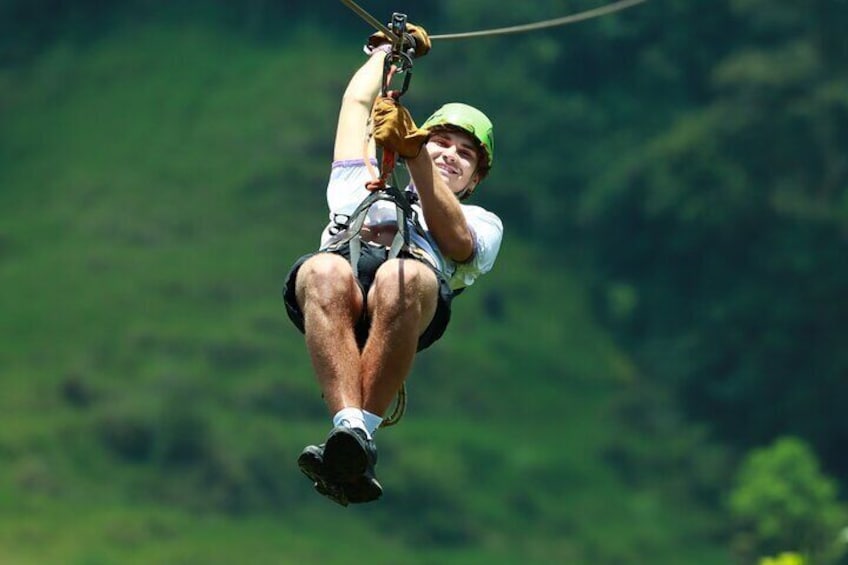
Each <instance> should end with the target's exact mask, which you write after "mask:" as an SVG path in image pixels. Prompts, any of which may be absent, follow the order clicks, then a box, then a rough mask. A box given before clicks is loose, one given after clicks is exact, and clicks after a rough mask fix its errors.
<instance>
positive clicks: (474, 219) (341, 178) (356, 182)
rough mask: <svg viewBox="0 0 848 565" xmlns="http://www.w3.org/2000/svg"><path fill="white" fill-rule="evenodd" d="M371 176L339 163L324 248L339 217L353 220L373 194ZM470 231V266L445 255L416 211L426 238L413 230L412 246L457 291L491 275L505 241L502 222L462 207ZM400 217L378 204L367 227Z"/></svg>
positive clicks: (359, 164)
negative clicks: (472, 241)
mask: <svg viewBox="0 0 848 565" xmlns="http://www.w3.org/2000/svg"><path fill="white" fill-rule="evenodd" d="M371 178H372V177H371V173H370V171H369V170H368V167H367V166H366V165H365V163H364V162H363V161H362V160H359V159H357V160H351V161H336V162H334V163H333V167H332V171H331V173H330V181H329V183H328V184H327V206H328V207H329V209H330V223H329V224H327V227H326V228H325V229H324V231H323V233H322V234H321V247H322V248H323V247H324V246H326V245H327V244H328V243H329V241H330V238H331V237H332V234H331V228H332V227H333V226H334V225H335V222H334V218H335V217H336V216H338V215H341V216H349V215H350V214H352V213H353V212H354V211H355V210H356V207H357V206H359V204H360V203H361V202H362V201H363V200H364V199H365V198H366V197H367V196H368V195H369V194H370V192H369V191H368V189H367V188H365V183H366V182H368V181H370V180H371ZM460 206H461V207H462V213H463V214H464V215H465V220H466V222H468V227H469V229H470V230H471V233H472V235H473V236H474V254H473V255H472V257H471V259H470V260H469V261H468V262H466V263H457V262H456V261H452V260H451V259H449V258H447V257H445V256H443V255H442V253H441V251H439V248H438V246H437V245H436V242H435V240H434V239H433V237H432V236H431V235H430V232H429V231H428V230H427V223H426V220H425V218H424V214H423V213H422V211H421V206H420V205H419V204H417V203H416V204H413V205H412V207H413V209H415V211H416V212H417V213H418V221H419V223H420V224H421V227H422V228H423V229H424V231H425V235H424V237H422V236H421V234H419V233H418V232H417V231H416V230H413V229H410V230H409V234H410V238H411V240H412V243H413V244H414V245H415V246H417V247H419V248H420V249H421V250H422V251H423V252H424V254H425V255H426V257H427V259H429V261H430V263H431V264H432V265H433V266H434V267H435V268H436V269H438V270H439V271H441V272H442V273H444V274H445V276H446V277H447V278H448V281H449V283H450V287H451V289H453V290H457V289H459V288H463V287H466V286H469V285H471V284H473V283H474V280H475V279H476V278H477V277H479V276H480V275H482V274H484V273H487V272H489V271H490V270H491V269H492V266H494V264H495V259H496V258H497V256H498V251H499V250H500V247H501V240H502V239H503V224H502V223H501V220H500V218H498V217H497V216H496V215H495V214H493V213H491V212H489V211H488V210H486V209H484V208H481V207H479V206H470V205H467V204H460ZM396 223H397V213H396V209H395V206H394V204H392V203H391V202H387V201H378V202H376V203H375V204H374V205H373V206H371V208H370V209H369V210H368V214H367V215H366V219H365V225H366V226H379V225H386V224H396Z"/></svg>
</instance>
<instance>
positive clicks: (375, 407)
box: [361, 259, 439, 415]
mask: <svg viewBox="0 0 848 565" xmlns="http://www.w3.org/2000/svg"><path fill="white" fill-rule="evenodd" d="M438 292H439V286H438V281H437V280H436V275H435V274H434V273H433V271H431V270H430V269H429V268H428V267H427V266H426V265H424V264H422V263H420V262H419V261H416V260H410V259H392V260H389V261H387V262H386V263H384V264H383V265H382V266H381V267H380V268H379V269H378V270H377V274H376V276H375V278H374V284H373V285H372V287H371V289H370V290H369V292H368V301H367V302H368V313H369V315H370V317H371V331H370V332H369V334H368V341H367V342H366V343H365V348H364V350H363V352H362V358H361V375H362V400H363V404H362V407H363V408H364V409H365V410H367V411H369V412H371V413H373V414H378V415H383V413H384V412H385V411H386V410H387V409H388V407H389V406H390V405H391V403H392V400H393V399H394V397H395V395H396V394H397V392H398V390H399V389H400V387H401V385H402V384H403V382H404V380H405V379H406V377H407V375H408V374H409V371H410V369H412V362H413V359H414V358H415V353H416V350H417V347H418V336H420V335H421V333H422V332H423V331H424V330H425V329H426V328H427V326H428V325H429V324H430V321H431V320H432V319H433V315H434V314H435V312H436V304H437V297H438Z"/></svg>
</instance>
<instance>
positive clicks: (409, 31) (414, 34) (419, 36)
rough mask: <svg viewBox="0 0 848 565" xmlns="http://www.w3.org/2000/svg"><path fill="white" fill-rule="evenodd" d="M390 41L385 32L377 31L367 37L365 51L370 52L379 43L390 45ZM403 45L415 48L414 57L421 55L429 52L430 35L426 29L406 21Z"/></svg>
mask: <svg viewBox="0 0 848 565" xmlns="http://www.w3.org/2000/svg"><path fill="white" fill-rule="evenodd" d="M391 43H392V42H391V41H390V40H389V38H388V37H386V34H384V33H383V32H382V31H378V32H376V33H374V34H372V35H371V37H369V38H368V41H367V42H366V44H365V52H366V53H369V54H370V53H372V52H373V51H374V49H376V48H377V47H379V46H380V45H391ZM403 43H404V47H406V45H408V44H411V45H412V47H413V48H414V49H415V57H416V58H418V57H423V56H424V55H426V54H427V53H429V52H430V47H431V46H432V44H431V42H430V36H429V35H428V34H427V31H426V30H425V29H424V28H423V27H421V26H417V25H415V24H411V23H407V24H406V33H405V34H404V42H403Z"/></svg>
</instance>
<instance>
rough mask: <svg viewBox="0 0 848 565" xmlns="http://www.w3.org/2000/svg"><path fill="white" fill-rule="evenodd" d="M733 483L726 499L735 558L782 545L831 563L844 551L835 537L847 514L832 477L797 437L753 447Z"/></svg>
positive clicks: (749, 558) (768, 551) (748, 559)
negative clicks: (733, 531) (733, 527)
mask: <svg viewBox="0 0 848 565" xmlns="http://www.w3.org/2000/svg"><path fill="white" fill-rule="evenodd" d="M734 483H735V484H734V488H733V490H732V492H731V494H730V500H729V504H730V510H731V514H732V516H733V517H734V519H735V521H736V522H737V524H738V527H737V530H736V534H735V535H734V538H735V542H734V543H735V546H736V549H737V551H738V552H739V554H740V562H741V563H750V562H752V560H753V558H754V557H756V556H757V555H763V554H772V553H774V552H775V551H778V550H787V549H792V550H796V551H798V552H800V553H801V554H803V555H806V556H808V558H809V559H810V561H811V562H812V563H836V562H837V560H838V559H839V558H840V556H842V555H844V554H845V549H846V548H845V546H844V543H842V542H840V541H838V536H839V532H840V530H841V529H842V528H844V527H845V524H846V521H848V513H846V511H845V508H844V507H842V506H840V504H839V503H838V501H837V498H836V494H837V488H836V484H835V482H834V481H833V480H832V479H830V478H828V477H826V476H824V475H823V474H822V473H821V471H820V470H819V467H818V461H817V460H816V457H815V454H814V453H813V452H812V450H810V448H809V447H808V446H807V445H806V444H805V443H804V442H803V441H800V440H798V439H796V438H791V437H786V438H781V439H779V440H777V441H776V442H775V443H774V444H772V445H771V446H769V447H767V448H761V449H756V450H753V451H752V452H751V453H750V454H749V455H748V456H747V457H746V459H745V461H744V462H743V464H742V466H741V468H740V470H739V473H738V476H737V477H736V479H735V481H734ZM786 559H787V558H783V560H782V561H779V562H781V563H782V562H785V561H786Z"/></svg>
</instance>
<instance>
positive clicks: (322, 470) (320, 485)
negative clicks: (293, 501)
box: [297, 444, 349, 506]
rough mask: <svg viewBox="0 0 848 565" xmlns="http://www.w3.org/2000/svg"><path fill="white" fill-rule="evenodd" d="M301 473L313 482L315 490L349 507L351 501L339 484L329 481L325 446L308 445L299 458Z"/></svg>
mask: <svg viewBox="0 0 848 565" xmlns="http://www.w3.org/2000/svg"><path fill="white" fill-rule="evenodd" d="M297 465H298V467H300V470H301V472H303V474H304V475H306V476H307V477H308V478H309V480H310V481H312V483H313V485H314V487H315V490H316V491H317V492H318V493H319V494H322V495H324V496H326V497H327V498H329V499H330V500H332V501H333V502H335V503H337V504H341V505H342V506H347V505H348V503H349V501H348V497H347V495H346V494H345V492H344V490H343V489H342V487H341V486H340V485H338V484H337V483H335V482H333V481H330V480H328V478H327V476H326V467H325V466H324V444H321V445H307V446H306V447H305V448H304V449H303V451H302V452H301V454H300V457H298V458H297Z"/></svg>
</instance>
